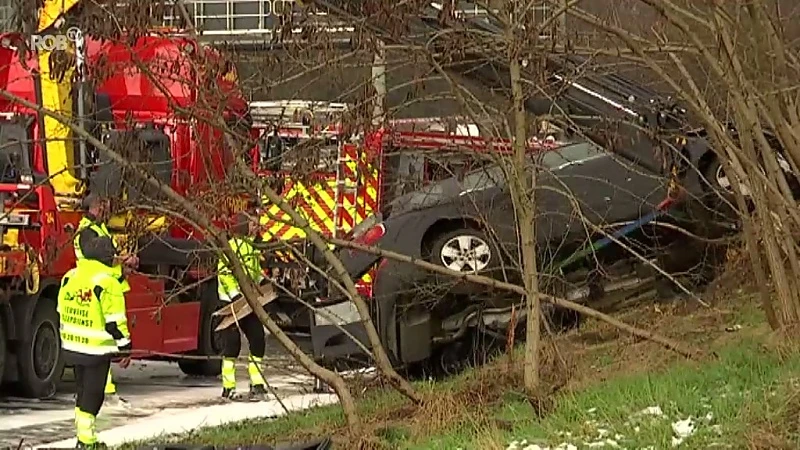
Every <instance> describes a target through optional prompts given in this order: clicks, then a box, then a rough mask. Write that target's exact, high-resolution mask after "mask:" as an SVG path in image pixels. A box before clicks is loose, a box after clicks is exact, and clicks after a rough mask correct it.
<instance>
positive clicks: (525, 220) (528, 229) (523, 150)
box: [509, 20, 541, 392]
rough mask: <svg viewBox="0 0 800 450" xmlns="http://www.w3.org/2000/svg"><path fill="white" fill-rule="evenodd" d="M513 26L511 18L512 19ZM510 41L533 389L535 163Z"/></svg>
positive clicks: (527, 365) (527, 366)
mask: <svg viewBox="0 0 800 450" xmlns="http://www.w3.org/2000/svg"><path fill="white" fill-rule="evenodd" d="M511 28H512V30H513V28H514V22H513V20H512V26H511ZM509 34H510V35H511V39H512V42H511V43H509V44H510V45H509V47H511V49H512V51H511V55H510V61H509V65H510V75H511V93H512V98H513V111H514V162H513V164H514V170H512V171H510V173H512V174H513V177H514V179H513V180H511V181H512V182H511V183H510V185H511V193H512V196H513V197H512V198H513V199H514V208H515V210H516V212H517V220H518V221H519V225H518V227H519V240H520V255H521V260H522V279H523V285H524V287H525V308H526V309H527V321H526V335H525V359H524V370H523V380H524V383H525V389H526V390H528V391H529V392H533V391H534V390H535V389H536V388H537V387H538V386H539V340H540V333H541V329H540V325H539V320H540V317H539V316H540V310H541V307H540V305H539V278H538V274H537V272H536V271H537V267H536V226H535V220H536V212H535V200H534V189H535V187H536V166H535V164H529V163H528V161H527V157H528V155H527V145H526V141H527V139H528V136H527V134H528V133H527V121H526V119H527V117H526V114H525V96H524V92H523V89H522V74H521V72H522V67H521V65H522V61H521V60H520V59H521V52H520V48H519V46H520V45H519V44H520V43H519V42H517V39H516V37H515V33H513V31H512V32H511V33H509Z"/></svg>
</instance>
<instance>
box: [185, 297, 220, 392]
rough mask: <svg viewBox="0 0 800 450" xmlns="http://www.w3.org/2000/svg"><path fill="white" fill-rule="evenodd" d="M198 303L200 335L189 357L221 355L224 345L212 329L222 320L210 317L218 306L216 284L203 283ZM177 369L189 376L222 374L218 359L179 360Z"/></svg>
mask: <svg viewBox="0 0 800 450" xmlns="http://www.w3.org/2000/svg"><path fill="white" fill-rule="evenodd" d="M200 301H201V306H200V335H199V336H198V337H197V350H195V351H193V352H191V353H189V355H192V356H219V355H222V349H223V344H224V343H223V342H222V340H220V338H219V337H218V335H217V333H214V328H216V327H217V325H219V323H220V321H221V320H222V319H220V318H219V317H213V316H212V314H213V313H214V311H216V310H217V306H218V305H219V300H218V299H217V287H216V284H214V283H204V284H203V285H202V286H201V287H200ZM178 367H180V369H181V371H182V372H183V373H185V374H186V375H191V376H200V377H215V376H217V375H219V374H220V373H222V363H221V362H220V360H219V359H209V360H198V359H181V360H178Z"/></svg>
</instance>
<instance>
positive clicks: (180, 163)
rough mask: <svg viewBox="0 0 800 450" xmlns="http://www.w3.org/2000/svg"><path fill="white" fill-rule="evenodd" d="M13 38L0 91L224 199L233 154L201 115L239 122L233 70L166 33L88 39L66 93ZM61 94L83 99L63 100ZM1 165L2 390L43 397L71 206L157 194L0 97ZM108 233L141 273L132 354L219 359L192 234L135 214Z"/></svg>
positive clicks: (230, 204) (200, 368)
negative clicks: (134, 254)
mask: <svg viewBox="0 0 800 450" xmlns="http://www.w3.org/2000/svg"><path fill="white" fill-rule="evenodd" d="M22 40H23V37H22V36H20V35H16V34H5V35H0V44H2V45H1V46H0V47H1V48H0V89H2V90H4V91H6V92H7V93H8V94H10V95H12V96H14V97H18V98H21V99H23V100H25V101H27V102H30V103H33V104H36V105H40V106H43V107H44V108H45V109H51V110H55V111H56V112H58V113H61V114H63V115H65V116H72V117H73V118H74V119H76V120H78V121H80V122H82V123H83V125H84V127H85V129H87V130H88V131H90V132H91V133H92V134H94V135H95V136H96V137H97V138H98V139H101V140H102V141H104V142H105V143H106V144H107V145H109V146H110V147H111V148H119V143H120V142H121V141H123V140H125V139H131V138H132V139H134V140H135V141H136V142H137V143H138V144H140V145H139V147H137V148H139V149H145V150H146V155H145V156H142V155H139V159H141V161H140V162H141V163H143V164H144V167H146V168H147V169H148V170H149V171H150V172H151V173H152V174H154V175H155V176H157V177H159V178H161V179H162V180H163V181H164V182H165V183H166V184H168V185H170V186H171V187H172V188H173V189H175V190H176V191H178V192H179V193H181V194H186V195H189V196H190V197H191V198H196V197H201V196H202V197H205V198H216V199H218V200H219V199H220V198H221V197H224V196H220V195H218V188H219V186H220V185H221V183H223V182H224V179H225V170H226V169H225V168H226V167H229V166H230V164H229V163H230V162H231V161H232V159H231V158H232V157H233V155H232V152H231V149H230V148H228V147H227V145H226V144H225V142H226V139H224V138H223V133H224V131H223V127H217V126H216V125H214V124H213V123H210V122H208V121H205V120H203V119H204V118H211V117H212V115H213V114H215V113H217V112H219V110H220V108H219V105H223V108H221V109H222V112H223V114H224V115H225V116H226V117H228V118H235V117H238V116H240V115H244V114H246V111H247V104H246V102H245V101H244V100H243V99H242V97H241V96H240V95H238V91H237V90H236V89H235V87H236V86H235V81H236V76H235V69H233V68H232V67H228V68H227V69H229V70H228V71H227V73H225V70H224V69H225V67H224V66H222V68H223V70H222V71H219V70H212V69H211V68H210V66H214V65H219V64H211V63H214V62H216V63H220V64H221V56H220V55H218V54H216V53H214V52H213V51H212V50H211V49H208V48H205V49H203V51H202V52H201V51H199V50H200V47H199V44H198V42H196V41H194V40H192V39H190V38H188V37H180V36H173V35H157V34H152V35H147V36H142V37H140V38H138V39H137V40H136V41H135V42H133V43H131V42H128V41H127V40H124V39H123V40H120V41H118V42H108V41H106V42H99V41H92V40H91V39H89V38H87V39H86V40H84V41H83V42H84V44H85V47H84V52H83V54H82V55H81V53H80V51H79V52H78V53H77V54H78V55H79V58H80V56H83V57H84V58H83V60H82V62H83V64H84V68H85V71H84V72H83V73H84V74H85V75H84V76H83V81H79V82H78V83H73V81H72V77H71V76H69V75H71V72H68V73H67V76H65V77H62V78H61V79H60V80H59V79H58V78H57V77H56V78H55V79H51V77H50V76H49V73H48V72H49V68H48V67H47V66H46V65H45V64H42V62H47V61H48V59H47V56H48V55H46V54H45V55H42V53H43V52H40V53H39V54H38V55H37V54H36V53H33V52H27V53H26V52H25V51H24V50H20V48H24V45H18V44H20V43H21V42H22ZM44 53H49V52H44ZM145 69H146V70H145ZM147 72H149V73H147ZM78 84H79V85H78ZM73 88H75V89H73ZM72 91H77V92H79V96H77V97H75V100H77V99H81V98H82V100H83V102H80V101H73V97H72V94H71V92H72ZM134 156H135V155H134ZM0 169H2V172H0V173H1V175H0V238H1V241H0V375H2V383H0V384H3V385H6V384H8V383H16V385H17V387H18V389H16V390H15V393H21V394H24V395H26V396H30V397H48V396H51V395H53V394H54V393H55V391H56V386H57V384H58V382H59V380H60V378H61V375H62V373H63V369H64V359H63V356H62V353H61V351H60V341H59V318H58V314H57V312H56V295H57V292H58V286H59V282H60V279H61V277H62V275H63V274H64V273H65V272H66V271H67V270H69V269H70V268H71V267H73V266H74V263H75V261H74V252H73V248H72V240H73V237H74V234H75V228H76V225H77V223H78V222H79V220H80V218H81V216H82V214H83V212H82V211H81V199H82V197H83V196H84V195H85V193H86V192H87V190H89V191H94V192H103V191H104V192H105V193H107V194H109V195H112V196H115V197H118V198H125V199H126V200H127V202H128V203H133V204H135V203H137V201H140V204H147V203H148V201H151V200H152V201H153V202H156V203H157V200H158V199H159V197H158V193H156V192H150V191H149V190H148V189H147V188H146V187H145V186H143V185H141V184H137V183H135V182H134V181H135V178H134V177H131V176H130V175H129V174H127V173H125V171H124V170H123V169H122V168H120V167H118V166H117V165H115V164H113V163H112V162H110V161H109V160H108V159H107V158H106V157H105V156H104V155H103V154H102V152H99V151H98V150H97V149H95V148H93V147H92V145H91V144H90V143H89V142H87V141H86V140H85V139H82V138H80V137H79V136H77V135H76V134H73V133H72V132H71V131H70V130H69V129H68V128H66V127H65V126H64V125H63V124H60V123H59V122H58V121H56V120H54V119H52V118H50V117H46V116H45V115H44V114H40V113H39V112H37V111H35V110H33V109H31V108H27V107H25V106H24V105H23V104H22V103H20V102H19V101H15V100H14V99H9V98H3V99H0ZM87 188H88V189H87ZM215 191H217V193H216V194H215V195H213V196H212V195H204V192H205V193H211V192H215ZM232 198H233V201H225V199H224V198H223V199H222V200H221V201H218V202H217V203H214V204H208V205H205V207H207V208H208V214H209V215H211V216H217V217H225V216H227V215H230V214H231V213H232V212H234V210H236V209H241V208H243V207H244V206H245V205H244V204H243V203H242V201H237V200H236V198H235V196H232ZM228 200H230V199H228ZM232 208H233V209H232ZM109 225H110V228H111V229H112V232H113V233H115V234H118V235H120V236H121V239H120V242H127V244H125V245H128V244H130V243H133V244H134V247H136V246H138V248H135V250H136V251H138V253H139V256H140V268H139V272H138V273H135V274H133V275H131V276H130V285H131V291H130V292H129V293H128V294H127V296H126V303H127V308H128V319H129V326H130V329H131V334H132V340H133V347H134V348H135V349H136V350H137V351H141V352H142V353H140V354H139V356H141V357H168V355H174V354H180V353H193V354H201V355H213V354H217V353H218V349H217V348H216V347H215V344H214V341H213V339H212V325H211V312H213V310H214V309H215V306H216V302H217V295H216V281H215V279H214V277H208V276H207V275H208V274H207V270H204V269H203V268H204V267H205V268H207V267H208V266H207V265H206V264H207V263H210V262H211V260H210V259H205V258H204V257H201V256H197V255H198V254H199V255H203V254H205V255H209V257H210V258H211V257H212V256H210V254H209V253H208V252H206V253H203V252H201V251H193V250H198V249H200V248H201V247H202V242H201V239H202V233H200V230H196V229H193V228H192V226H190V225H189V224H187V223H182V222H181V221H180V220H177V219H174V218H171V217H168V216H165V215H162V214H160V213H159V214H156V213H152V212H151V211H146V210H141V209H140V210H133V211H127V212H125V213H122V214H119V215H117V216H115V217H114V218H113V220H111V222H110V224H109ZM126 236H127V239H126ZM142 236H149V238H147V239H145V238H144V237H142ZM175 249H177V250H175ZM179 364H180V367H181V369H182V370H183V371H184V372H185V373H187V374H194V375H215V374H217V373H218V372H219V364H218V363H216V362H215V361H200V360H181V361H179Z"/></svg>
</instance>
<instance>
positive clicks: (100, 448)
mask: <svg viewBox="0 0 800 450" xmlns="http://www.w3.org/2000/svg"><path fill="white" fill-rule="evenodd" d="M75 448H80V449H83V450H105V449H107V448H108V446H107V445H106V444H104V443H102V442H95V443H94V444H84V443H83V442H81V441H78V445H76V446H75Z"/></svg>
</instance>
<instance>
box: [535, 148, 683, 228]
mask: <svg viewBox="0 0 800 450" xmlns="http://www.w3.org/2000/svg"><path fill="white" fill-rule="evenodd" d="M538 160H539V167H540V169H541V173H542V176H541V177H540V178H541V189H540V190H544V191H546V192H542V193H541V194H540V192H539V191H540V190H537V195H539V197H540V198H541V200H537V206H539V207H541V208H542V212H543V213H544V214H545V215H547V216H549V217H548V219H547V220H544V223H543V224H542V225H541V227H542V228H544V231H547V232H549V233H546V235H547V237H548V238H549V239H550V240H553V239H556V238H559V237H568V236H571V237H572V238H573V239H574V238H579V237H583V236H585V234H586V230H587V227H586V225H585V221H589V222H591V223H593V224H595V225H605V224H611V223H616V222H622V221H628V220H635V219H638V218H639V217H641V216H642V215H644V214H647V213H649V212H651V211H653V209H654V208H655V207H656V205H657V204H658V203H659V202H660V201H661V200H663V199H664V198H665V196H666V192H667V183H666V182H667V180H666V179H665V178H664V177H663V176H661V175H660V174H657V173H653V172H650V171H649V170H647V169H645V168H644V167H642V166H639V165H636V164H634V163H632V162H630V161H629V160H627V159H625V158H622V157H620V156H618V155H615V154H612V153H609V152H606V151H605V150H603V149H601V148H599V147H597V146H595V145H593V144H591V143H588V142H584V143H578V144H572V145H568V146H565V147H562V148H560V149H558V150H556V151H553V152H547V153H545V154H542V155H541V156H540V157H539V158H538ZM559 234H560V235H561V236H559Z"/></svg>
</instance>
